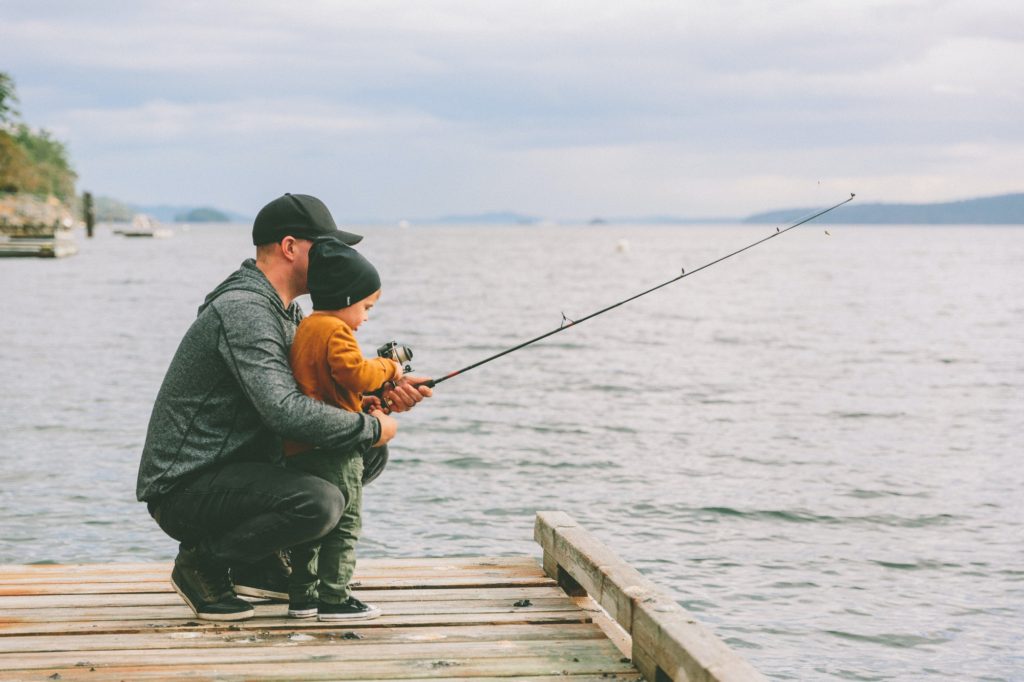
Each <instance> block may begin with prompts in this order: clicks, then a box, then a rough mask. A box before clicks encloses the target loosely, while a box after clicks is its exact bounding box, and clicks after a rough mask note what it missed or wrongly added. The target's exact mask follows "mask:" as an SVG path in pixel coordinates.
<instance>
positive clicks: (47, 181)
mask: <svg viewBox="0 0 1024 682" xmlns="http://www.w3.org/2000/svg"><path fill="white" fill-rule="evenodd" d="M15 140H17V142H18V144H19V145H20V146H21V148H22V149H24V150H25V153H26V154H27V155H28V158H29V160H30V162H31V164H32V166H33V167H34V169H35V173H34V175H35V178H34V180H35V181H34V182H33V183H32V185H31V186H29V187H25V188H24V190H25V191H28V192H32V193H33V194H40V195H48V194H52V195H53V196H55V197H57V198H58V199H60V200H62V201H68V200H70V199H71V198H72V197H73V196H74V194H75V180H76V179H77V178H78V176H77V175H76V174H75V171H74V170H72V168H71V162H70V160H69V159H68V150H67V148H66V147H65V146H64V144H63V143H62V142H59V141H58V140H55V139H53V137H52V136H51V135H50V133H49V132H48V131H46V130H39V131H33V130H32V129H31V128H29V127H28V126H27V125H25V124H24V123H20V124H18V128H17V133H16V134H15Z"/></svg>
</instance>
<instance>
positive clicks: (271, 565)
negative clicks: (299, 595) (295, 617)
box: [231, 552, 292, 601]
mask: <svg viewBox="0 0 1024 682" xmlns="http://www.w3.org/2000/svg"><path fill="white" fill-rule="evenodd" d="M291 572H292V569H291V566H290V565H289V563H288V557H287V555H286V554H285V553H284V552H274V553H273V554H271V555H270V556H268V557H267V558H266V559H263V560H261V561H258V562H256V563H255V564H252V565H251V566H235V567H234V568H232V569H231V579H232V581H233V582H234V583H235V592H236V593H237V594H243V595H245V596H246V597H260V598H262V599H273V600H275V601H288V576H289V575H290V574H291Z"/></svg>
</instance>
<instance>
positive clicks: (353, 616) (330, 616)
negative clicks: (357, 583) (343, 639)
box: [316, 608, 381, 622]
mask: <svg viewBox="0 0 1024 682" xmlns="http://www.w3.org/2000/svg"><path fill="white" fill-rule="evenodd" d="M380 615H381V610H380V609H378V608H373V609H371V610H369V611H362V612H361V613H320V614H318V615H317V617H316V619H317V620H320V621H325V622H331V621H339V620H370V619H372V618H377V617H378V616H380Z"/></svg>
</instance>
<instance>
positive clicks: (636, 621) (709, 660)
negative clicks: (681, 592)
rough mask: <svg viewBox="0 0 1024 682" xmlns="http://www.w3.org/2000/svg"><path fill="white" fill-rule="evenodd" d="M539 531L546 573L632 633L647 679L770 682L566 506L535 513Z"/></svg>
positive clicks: (657, 681) (535, 534) (636, 662)
mask: <svg viewBox="0 0 1024 682" xmlns="http://www.w3.org/2000/svg"><path fill="white" fill-rule="evenodd" d="M533 537H534V539H535V540H536V541H537V543H538V544H540V546H541V547H542V548H543V549H544V559H543V562H544V572H545V573H547V574H548V576H550V577H551V578H554V579H555V580H557V581H558V582H559V584H560V585H562V589H564V590H565V591H566V592H567V593H569V594H570V595H571V594H581V593H586V594H588V595H590V597H591V598H592V599H593V600H594V601H596V602H597V603H598V604H600V605H601V606H602V607H603V608H604V610H605V611H607V612H608V615H609V616H611V618H612V619H613V620H614V621H615V622H616V623H618V625H619V626H620V627H621V628H622V629H623V630H625V632H626V633H627V634H628V635H629V636H630V637H631V638H632V643H631V651H632V659H633V665H635V666H636V667H637V669H638V670H639V671H640V673H641V674H642V675H643V676H644V679H645V680H647V681H648V682H668V681H672V682H767V680H766V678H765V677H764V676H763V675H762V674H761V673H760V672H758V671H757V670H756V669H755V668H754V667H753V666H751V665H750V664H749V663H748V662H747V661H746V660H744V659H743V658H742V657H741V656H740V655H739V654H737V653H736V652H735V651H733V650H732V649H730V648H729V647H728V646H727V645H726V644H725V642H723V641H722V640H721V639H719V638H718V637H717V636H715V634H714V633H712V632H711V631H710V630H707V629H706V628H704V626H702V625H701V624H700V623H698V622H697V619H696V618H695V617H694V616H693V615H692V614H691V613H689V612H687V611H686V610H685V609H684V608H683V607H681V606H679V604H677V603H676V602H675V600H674V599H672V598H671V597H670V596H669V595H667V594H666V593H665V592H663V591H662V590H661V589H660V588H659V587H657V586H656V585H655V584H654V583H652V582H651V581H650V580H648V579H647V578H645V577H643V576H642V575H640V573H639V572H638V571H637V570H636V569H635V568H633V567H632V566H630V565H629V564H627V563H626V562H625V561H623V560H622V559H620V558H619V557H618V556H617V555H616V554H615V553H614V552H612V551H611V550H610V549H608V548H607V547H606V546H605V545H603V544H601V542H599V541H598V540H597V539H595V538H594V537H593V536H592V535H590V533H588V532H587V531H585V530H584V529H583V528H581V527H580V526H579V525H578V524H577V523H576V522H575V521H574V520H573V519H572V517H571V516H569V515H568V514H566V513H564V512H552V511H545V512H537V521H536V523H535V524H534V528H533Z"/></svg>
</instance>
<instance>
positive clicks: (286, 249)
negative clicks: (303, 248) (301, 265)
mask: <svg viewBox="0 0 1024 682" xmlns="http://www.w3.org/2000/svg"><path fill="white" fill-rule="evenodd" d="M297 241H298V240H297V239H295V237H291V236H288V237H285V238H284V239H282V240H281V241H280V242H279V244H280V246H281V254H282V255H283V256H284V257H285V258H287V259H288V260H289V261H293V260H295V257H296V256H297V255H298V249H297V248H296V245H295V243H296V242H297Z"/></svg>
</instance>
